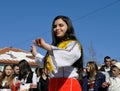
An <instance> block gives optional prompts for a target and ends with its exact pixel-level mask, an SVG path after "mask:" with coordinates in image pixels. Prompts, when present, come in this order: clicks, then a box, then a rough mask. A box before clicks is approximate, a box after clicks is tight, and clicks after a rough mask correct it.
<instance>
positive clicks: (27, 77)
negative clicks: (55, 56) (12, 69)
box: [16, 59, 37, 91]
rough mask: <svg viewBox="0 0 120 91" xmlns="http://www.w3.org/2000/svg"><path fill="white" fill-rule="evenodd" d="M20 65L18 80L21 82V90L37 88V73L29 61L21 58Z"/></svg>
mask: <svg viewBox="0 0 120 91" xmlns="http://www.w3.org/2000/svg"><path fill="white" fill-rule="evenodd" d="M18 65H19V76H18V82H17V83H16V84H20V91H22V90H32V91H34V89H35V88H37V75H36V73H34V72H32V70H31V67H30V65H29V63H28V62H27V61H26V60H24V59H23V60H20V62H19V63H18Z"/></svg>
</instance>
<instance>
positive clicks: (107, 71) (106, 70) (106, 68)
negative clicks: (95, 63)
mask: <svg viewBox="0 0 120 91" xmlns="http://www.w3.org/2000/svg"><path fill="white" fill-rule="evenodd" d="M99 71H101V72H102V73H103V74H104V75H105V77H106V80H107V79H108V78H109V77H111V76H112V73H111V58H110V57H109V56H105V57H104V65H102V66H101V68H100V69H99Z"/></svg>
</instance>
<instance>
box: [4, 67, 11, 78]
mask: <svg viewBox="0 0 120 91" xmlns="http://www.w3.org/2000/svg"><path fill="white" fill-rule="evenodd" d="M5 73H6V76H9V75H11V74H12V68H11V66H6V68H5Z"/></svg>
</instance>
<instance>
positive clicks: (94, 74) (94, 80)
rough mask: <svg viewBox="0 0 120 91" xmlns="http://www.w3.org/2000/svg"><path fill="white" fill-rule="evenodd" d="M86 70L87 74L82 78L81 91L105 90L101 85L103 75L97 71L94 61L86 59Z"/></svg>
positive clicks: (103, 79)
mask: <svg viewBox="0 0 120 91" xmlns="http://www.w3.org/2000/svg"><path fill="white" fill-rule="evenodd" d="M86 72H87V75H86V76H85V77H84V78H83V85H82V88H83V89H82V91H106V88H103V87H102V84H103V82H105V75H104V74H102V73H101V72H99V71H98V66H97V64H96V62H95V61H88V63H87V67H86Z"/></svg>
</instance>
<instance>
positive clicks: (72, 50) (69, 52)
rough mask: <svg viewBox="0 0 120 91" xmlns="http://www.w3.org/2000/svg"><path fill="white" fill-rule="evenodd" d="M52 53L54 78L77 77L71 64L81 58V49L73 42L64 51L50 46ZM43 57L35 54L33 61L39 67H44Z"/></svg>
mask: <svg viewBox="0 0 120 91" xmlns="http://www.w3.org/2000/svg"><path fill="white" fill-rule="evenodd" d="M51 48H52V51H53V53H52V54H50V58H51V61H52V64H53V66H54V69H55V70H54V72H53V76H54V77H75V78H76V77H78V74H77V72H76V71H77V69H76V68H74V67H72V64H73V63H74V62H76V60H78V59H79V58H80V57H81V49H80V47H79V45H78V43H76V42H75V41H72V42H70V43H69V44H68V45H67V47H66V49H61V48H58V47H56V46H51ZM43 58H44V56H42V55H41V54H39V53H38V54H37V55H36V56H35V61H36V63H38V65H39V66H40V67H43V65H44V60H43Z"/></svg>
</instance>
